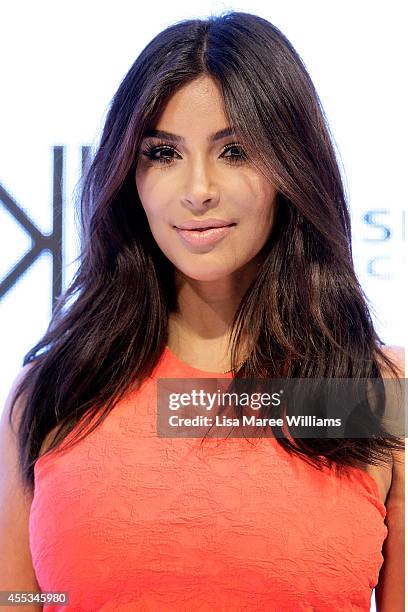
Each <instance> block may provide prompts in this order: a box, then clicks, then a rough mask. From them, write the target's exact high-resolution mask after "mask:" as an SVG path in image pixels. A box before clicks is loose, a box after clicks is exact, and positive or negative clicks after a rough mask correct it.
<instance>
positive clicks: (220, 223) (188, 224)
mask: <svg viewBox="0 0 408 612" xmlns="http://www.w3.org/2000/svg"><path fill="white" fill-rule="evenodd" d="M232 224H235V222H234V221H225V220H224V219H214V218H210V219H201V220H199V219H189V220H188V221H184V223H178V224H177V225H175V226H174V227H175V228H177V229H181V230H195V229H207V228H211V227H226V226H227V225H232Z"/></svg>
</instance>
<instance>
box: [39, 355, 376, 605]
mask: <svg viewBox="0 0 408 612" xmlns="http://www.w3.org/2000/svg"><path fill="white" fill-rule="evenodd" d="M179 377H180V378H197V377H198V378H206V377H218V378H220V377H223V378H229V377H231V374H227V375H220V374H217V373H211V372H204V371H202V370H198V369H197V368H193V367H191V366H189V365H187V364H185V363H184V362H182V361H180V360H179V359H178V358H177V357H176V356H175V355H174V354H173V353H172V352H171V351H170V349H169V348H168V347H166V349H165V350H164V352H163V354H162V356H161V359H160V361H159V363H158V364H157V366H156V368H155V370H154V371H153V372H152V374H151V376H150V377H149V378H148V379H147V380H146V381H145V382H144V383H143V384H142V385H141V386H140V388H139V389H136V390H132V391H131V392H129V394H128V395H127V396H126V397H125V398H123V399H122V400H121V401H120V402H119V403H118V404H117V405H116V406H115V407H114V409H113V410H112V412H111V413H110V414H109V415H108V417H107V418H106V419H105V420H104V421H103V423H102V424H101V425H100V426H99V427H98V428H97V429H96V430H94V431H93V432H92V433H91V434H90V435H89V436H87V437H86V438H85V439H84V440H81V441H80V442H79V443H78V444H76V445H74V446H73V447H72V448H68V449H65V450H64V451H63V452H62V453H50V454H48V455H47V454H46V455H43V456H41V457H40V458H39V459H38V460H37V462H36V464H35V470H34V473H35V489H34V497H33V502H32V506H31V511H30V519H29V533H30V548H31V553H32V560H33V566H34V569H35V572H36V576H37V580H38V583H39V586H40V589H41V591H54V592H62V591H65V592H68V594H69V604H68V605H59V604H58V605H57V604H55V603H54V604H52V605H49V604H48V605H44V608H43V609H44V610H46V611H47V610H61V611H63V610H84V611H85V610H86V611H91V610H92V611H93V610H103V611H104V612H110V611H114V610H118V611H125V610H129V611H132V610H134V611H140V612H142V611H143V612H144V611H146V612H147V611H149V612H164V611H166V612H187V611H193V610H194V611H201V610H203V611H204V610H205V611H214V612H223V611H225V612H227V611H228V612H229V611H248V612H249V611H255V610H258V611H271V612H275V611H276V612H282V611H283V612H285V611H287V612H312V611H314V612H333V611H336V612H340V611H346V610H356V611H357V610H361V611H365V612H368V611H369V610H370V601H371V596H372V589H373V588H374V587H375V585H376V584H377V582H378V576H379V571H380V569H381V565H382V563H383V561H384V558H383V555H382V546H383V543H384V540H385V538H386V537H387V534H388V530H387V527H386V525H385V522H384V519H385V516H386V508H385V506H384V504H383V502H382V501H381V497H380V494H379V489H378V486H377V483H376V481H375V480H374V479H373V478H372V477H371V476H370V475H369V474H367V473H366V472H365V471H363V470H360V469H359V468H350V469H349V470H348V472H347V474H345V475H342V476H339V475H337V474H336V473H335V472H334V471H332V470H330V469H329V468H328V467H324V469H323V470H322V471H319V470H317V469H316V468H314V467H313V466H311V465H310V464H308V463H306V462H305V461H303V460H302V459H301V458H299V457H294V456H293V455H289V454H288V453H287V452H285V450H284V449H283V448H281V447H280V445H279V444H278V442H277V441H276V439H274V438H262V439H259V440H258V443H257V444H255V445H254V444H249V443H248V440H246V439H244V438H222V439H220V438H218V439H217V438H210V439H207V441H206V443H205V444H204V445H200V442H201V438H160V437H158V436H157V433H156V416H157V379H158V378H179ZM72 435H73V432H71V434H70V435H69V436H68V438H67V440H68V439H69V438H70V437H71V436H72Z"/></svg>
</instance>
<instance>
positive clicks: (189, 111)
mask: <svg viewBox="0 0 408 612" xmlns="http://www.w3.org/2000/svg"><path fill="white" fill-rule="evenodd" d="M228 123H229V122H228V119H227V117H226V114H225V110H224V102H223V98H222V95H221V92H220V90H219V88H218V86H217V84H216V82H215V81H214V80H213V79H211V78H210V77H208V76H203V77H199V78H197V79H196V80H194V81H192V82H191V83H188V84H186V85H184V86H183V87H181V88H180V89H179V90H177V91H176V92H175V93H174V94H173V96H172V97H171V98H170V99H169V101H168V102H167V104H166V106H165V107H164V109H163V112H162V114H161V115H160V118H159V120H158V121H157V123H156V125H155V129H156V130H167V131H169V132H174V133H176V134H180V135H184V134H186V133H188V134H189V135H197V136H200V135H205V136H206V137H207V135H208V134H209V133H215V132H217V131H220V130H222V129H224V128H226V127H228Z"/></svg>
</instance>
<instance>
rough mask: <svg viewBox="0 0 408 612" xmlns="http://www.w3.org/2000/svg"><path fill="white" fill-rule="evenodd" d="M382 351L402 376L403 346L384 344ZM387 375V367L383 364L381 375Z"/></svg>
mask: <svg viewBox="0 0 408 612" xmlns="http://www.w3.org/2000/svg"><path fill="white" fill-rule="evenodd" d="M383 352H384V353H385V354H386V356H387V357H388V358H389V359H390V360H391V361H392V362H393V364H394V365H395V366H396V367H397V369H398V372H399V377H400V378H404V376H405V348H404V347H403V346H397V345H390V346H384V347H383ZM388 375H389V369H388V367H387V366H384V368H383V376H384V377H386V376H388Z"/></svg>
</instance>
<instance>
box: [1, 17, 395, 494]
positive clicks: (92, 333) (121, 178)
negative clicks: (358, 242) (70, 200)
mask: <svg viewBox="0 0 408 612" xmlns="http://www.w3.org/2000/svg"><path fill="white" fill-rule="evenodd" d="M202 75H208V76H210V77H212V78H213V79H214V80H215V81H216V82H217V84H218V85H219V88H220V91H221V93H222V96H223V100H224V104H225V113H226V116H227V118H228V119H229V121H230V125H231V126H232V127H233V128H234V129H235V131H236V133H237V135H238V138H239V139H240V140H241V141H242V143H243V144H244V148H245V149H246V152H247V154H248V156H249V158H250V159H252V160H254V163H256V164H257V167H258V168H259V170H260V171H261V172H262V173H263V174H264V175H265V176H266V177H267V178H268V179H269V180H271V181H272V182H273V184H274V185H275V186H276V188H277V190H278V200H277V217H276V221H275V225H274V228H273V230H272V233H271V236H270V238H269V239H268V241H267V243H266V244H265V246H264V247H263V251H262V252H263V255H264V257H263V264H262V266H261V267H260V268H259V273H258V274H257V276H256V278H254V280H253V282H252V283H251V285H250V286H249V288H248V290H247V291H246V293H245V295H244V296H243V298H242V301H241V303H240V305H239V308H238V310H237V312H236V315H235V319H234V322H233V327H232V332H231V339H232V353H231V354H232V362H233V364H237V363H238V361H237V355H239V354H240V346H241V342H243V330H244V329H246V330H248V329H249V330H251V335H250V346H249V351H248V358H247V360H246V361H245V363H244V364H243V365H242V366H241V367H234V376H235V377H237V378H239V377H253V378H256V377H265V376H268V377H271V378H272V377H292V378H297V377H299V378H310V377H312V378H319V377H320V378H326V377H327V378H333V377H334V378H335V377H339V378H343V377H348V378H381V376H382V374H381V367H382V365H384V364H386V365H387V367H388V368H389V369H390V371H392V373H393V375H394V376H396V377H397V376H398V371H397V370H396V368H395V366H394V365H393V363H392V361H391V360H390V359H389V358H388V357H387V355H386V354H385V353H384V352H383V351H382V349H381V346H383V345H384V343H383V342H382V341H381V340H380V338H379V337H378V335H377V333H376V331H375V330H374V326H373V323H372V320H371V317H370V312H369V308H368V306H367V299H366V298H365V296H364V294H363V291H362V289H361V287H360V285H359V282H358V280H357V278H356V274H355V271H354V266H353V259H352V250H351V229H350V216H349V211H348V206H347V202H346V196H345V191H344V187H343V184H342V179H341V175H340V171H339V166H338V161H337V158H336V155H335V150H334V145H333V142H334V140H333V138H332V136H331V134H330V130H329V126H328V122H327V119H326V117H325V114H324V111H323V109H322V105H321V103H320V100H319V97H318V95H317V93H316V91H315V88H314V86H313V83H312V81H311V79H310V76H309V74H308V72H307V70H306V68H305V65H304V64H303V62H302V60H301V58H300V57H299V55H298V54H297V52H296V51H295V49H294V48H293V46H292V45H291V43H290V42H289V41H288V40H287V38H286V37H285V36H284V35H283V34H282V32H280V31H279V29H278V28H276V27H275V26H274V25H272V24H271V23H270V22H268V21H267V20H265V19H263V18H261V17H259V16H256V15H252V14H249V13H243V12H226V13H223V14H220V15H218V16H214V15H212V16H210V17H209V18H207V19H191V20H183V21H180V22H177V23H175V24H174V25H171V26H170V27H168V28H166V29H165V30H164V31H162V32H160V33H159V34H158V35H157V36H155V38H154V39H153V40H152V41H151V42H150V43H149V44H148V45H147V46H146V47H145V48H144V49H143V51H142V52H141V53H140V55H139V56H138V57H137V59H136V60H135V62H134V63H133V65H132V66H131V67H130V69H129V71H128V73H127V74H126V76H125V77H124V79H123V80H122V82H121V84H120V86H119V88H118V90H117V92H116V93H115V95H114V97H113V99H112V102H111V105H110V108H109V112H108V115H107V118H106V122H105V125H104V128H103V132H102V135H101V139H100V143H99V145H98V147H97V150H96V152H95V154H94V155H93V158H92V161H91V163H90V165H89V169H88V170H87V172H86V173H85V176H84V179H83V183H82V187H81V197H80V199H79V206H80V207H79V216H80V222H81V223H80V226H81V252H80V255H79V257H78V260H79V266H78V269H77V272H76V274H75V275H74V278H73V280H72V281H71V283H70V285H69V286H68V288H67V289H66V291H65V292H64V293H63V294H62V295H61V296H60V299H59V301H58V303H57V306H56V307H55V309H54V312H53V314H52V318H51V321H50V323H49V326H48V328H47V330H46V333H45V334H44V336H43V337H42V338H41V340H40V341H39V342H38V343H37V344H36V345H35V346H34V347H33V348H32V349H31V350H30V351H29V352H28V353H27V354H26V355H25V357H24V361H23V365H24V366H26V365H28V364H30V367H28V368H27V371H26V372H25V375H24V377H23V379H22V382H21V384H20V385H19V386H18V389H17V393H16V396H15V399H14V402H13V403H12V409H13V408H14V406H15V401H16V399H17V397H18V396H20V395H21V394H24V397H25V402H24V409H23V410H22V414H21V420H20V421H19V427H18V439H19V455H20V463H21V469H22V474H23V482H24V483H25V485H26V486H28V487H29V488H32V487H33V485H34V464H35V461H36V460H37V459H38V457H39V454H40V450H41V445H42V443H43V442H44V440H45V438H46V436H47V435H48V434H49V433H50V432H51V430H53V429H54V428H55V435H54V438H53V441H52V444H51V445H50V446H49V449H48V452H51V451H52V450H53V449H54V450H57V447H58V446H59V445H60V443H61V442H62V441H63V439H64V438H65V437H66V436H67V435H68V433H69V432H71V431H72V429H73V428H74V427H75V426H76V425H77V424H78V422H79V421H80V420H81V419H82V418H84V421H83V427H82V428H81V429H80V430H79V431H78V433H77V436H76V438H75V440H76V441H77V442H78V441H79V439H78V436H79V434H80V433H83V431H84V429H85V427H86V425H87V424H88V423H89V422H90V421H91V420H92V419H93V418H94V417H95V416H97V417H98V420H97V421H96V423H94V425H93V427H92V428H91V429H90V430H89V431H88V432H87V433H86V435H88V433H90V431H92V430H93V429H94V428H95V427H97V426H98V425H99V423H100V422H101V421H102V420H103V419H104V418H106V416H107V415H108V414H109V412H110V411H111V410H112V408H113V407H114V406H115V404H116V403H117V402H118V401H119V400H120V399H121V398H122V397H123V396H124V394H125V393H126V392H127V391H128V390H129V389H131V388H134V387H135V386H136V385H138V384H139V383H140V382H141V381H143V380H145V379H146V377H147V376H149V375H150V373H151V372H152V370H153V368H154V367H155V366H156V364H157V362H158V360H159V358H160V356H161V355H162V352H163V349H164V347H165V345H166V343H167V334H168V316H169V313H170V312H171V311H173V310H174V309H175V308H176V304H177V296H176V292H175V282H174V268H173V265H172V264H171V262H169V260H167V258H166V257H165V256H164V254H163V253H162V252H161V251H160V249H159V248H158V246H157V244H156V243H155V240H154V238H153V236H152V233H151V231H150V229H149V225H148V222H147V218H146V215H145V213H144V210H143V207H142V204H141V202H140V199H139V196H138V193H137V189H136V183H135V170H136V164H137V158H138V151H139V147H140V144H141V140H142V138H143V136H144V134H145V133H146V132H147V131H148V130H149V129H150V128H151V127H154V125H155V123H156V122H157V120H158V118H159V117H160V115H161V113H162V111H163V109H164V107H165V105H166V103H167V101H168V100H169V98H170V97H171V96H172V95H173V94H174V92H176V91H177V90H178V89H179V88H180V87H182V86H184V85H186V84H187V83H189V82H191V81H192V80H194V79H196V78H197V77H200V76H202ZM12 411H13V410H11V412H10V421H11V413H12ZM80 439H82V438H80ZM279 443H280V444H281V445H282V446H283V447H284V448H285V449H286V450H287V451H288V452H290V453H297V454H299V455H300V456H302V457H309V458H310V457H312V458H313V460H314V461H316V462H319V461H320V460H321V459H324V458H325V457H326V458H330V461H333V462H334V464H336V465H338V466H347V465H355V464H357V462H361V461H363V462H365V463H369V462H377V461H380V460H383V459H384V458H385V457H388V456H389V451H390V450H392V449H400V448H401V441H400V440H399V439H397V438H392V437H391V436H389V437H381V436H380V437H377V438H375V439H354V440H352V441H351V440H349V439H326V440H313V439H312V440H308V441H307V444H306V442H305V440H298V441H297V444H292V442H290V441H289V440H287V439H279Z"/></svg>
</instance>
